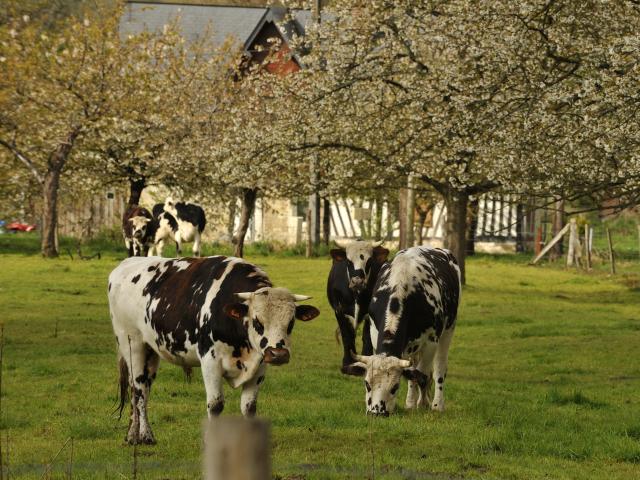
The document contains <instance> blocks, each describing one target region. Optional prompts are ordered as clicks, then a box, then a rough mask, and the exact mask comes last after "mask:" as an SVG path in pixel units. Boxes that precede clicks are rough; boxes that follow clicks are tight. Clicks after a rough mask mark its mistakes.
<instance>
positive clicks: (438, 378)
mask: <svg viewBox="0 0 640 480" xmlns="http://www.w3.org/2000/svg"><path fill="white" fill-rule="evenodd" d="M452 338H453V329H449V330H445V331H444V332H442V335H441V336H440V342H438V350H437V352H436V357H435V359H434V362H433V379H434V381H435V393H434V395H433V403H432V404H431V409H432V410H437V411H438V412H444V382H445V379H446V378H447V363H448V361H449V346H450V345H451V339H452Z"/></svg>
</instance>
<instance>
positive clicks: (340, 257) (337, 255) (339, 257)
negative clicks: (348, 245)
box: [331, 248, 347, 262]
mask: <svg viewBox="0 0 640 480" xmlns="http://www.w3.org/2000/svg"><path fill="white" fill-rule="evenodd" d="M331 258H333V259H334V260H335V261H336V262H344V261H345V260H346V258H347V251H346V250H345V249H344V248H332V249H331Z"/></svg>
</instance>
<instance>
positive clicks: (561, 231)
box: [531, 223, 571, 265]
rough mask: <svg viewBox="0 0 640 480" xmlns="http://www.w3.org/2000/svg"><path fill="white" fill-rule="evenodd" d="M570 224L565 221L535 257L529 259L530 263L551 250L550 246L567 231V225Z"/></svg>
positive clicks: (533, 262)
mask: <svg viewBox="0 0 640 480" xmlns="http://www.w3.org/2000/svg"><path fill="white" fill-rule="evenodd" d="M570 225H571V224H570V223H567V224H566V225H565V226H564V227H563V228H562V230H560V231H559V232H558V233H557V234H556V236H555V237H553V239H552V240H551V241H550V242H549V243H548V244H547V245H546V246H545V247H544V248H543V249H542V251H541V252H540V253H539V254H538V255H536V257H535V258H534V259H533V260H532V261H531V264H532V265H533V264H535V263H536V262H537V261H538V260H540V259H541V258H542V257H544V256H545V254H546V253H547V252H548V251H549V250H551V248H552V247H553V246H554V245H555V244H556V243H557V242H559V241H560V239H561V238H562V237H563V236H564V234H565V233H567V230H569V226H570Z"/></svg>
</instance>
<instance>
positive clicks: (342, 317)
mask: <svg viewBox="0 0 640 480" xmlns="http://www.w3.org/2000/svg"><path fill="white" fill-rule="evenodd" d="M382 243H383V242H382V241H380V242H374V243H372V242H368V241H362V240H356V241H354V242H351V243H349V244H348V245H346V246H345V247H341V248H337V249H333V250H331V257H332V258H333V264H332V266H331V271H330V272H329V279H328V281H327V297H328V298H329V304H330V305H331V307H332V308H333V311H334V312H335V315H336V320H337V321H338V329H339V330H340V336H341V337H342V346H343V349H344V355H343V358H342V368H341V371H342V373H345V374H347V375H361V374H362V372H363V370H362V368H360V367H358V366H354V365H352V364H353V358H352V356H351V355H352V353H353V352H356V331H357V328H358V325H360V324H361V323H362V321H363V319H365V316H366V314H367V311H368V308H369V302H370V301H371V293H372V292H373V287H374V285H375V283H376V280H377V278H378V272H379V271H380V268H381V267H382V265H383V264H384V263H385V262H386V261H387V256H388V255H389V250H387V249H386V248H384V247H382ZM338 246H339V247H340V245H338ZM362 343H363V345H362V353H363V354H365V355H370V354H371V353H372V352H373V346H372V345H371V340H370V335H369V319H368V318H367V319H366V320H365V324H364V328H363V332H362Z"/></svg>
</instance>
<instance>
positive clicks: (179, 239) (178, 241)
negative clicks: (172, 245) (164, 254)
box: [176, 230, 182, 257]
mask: <svg viewBox="0 0 640 480" xmlns="http://www.w3.org/2000/svg"><path fill="white" fill-rule="evenodd" d="M180 255H182V236H181V235H180V230H178V231H177V232H176V256H177V257H178V256H180Z"/></svg>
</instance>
